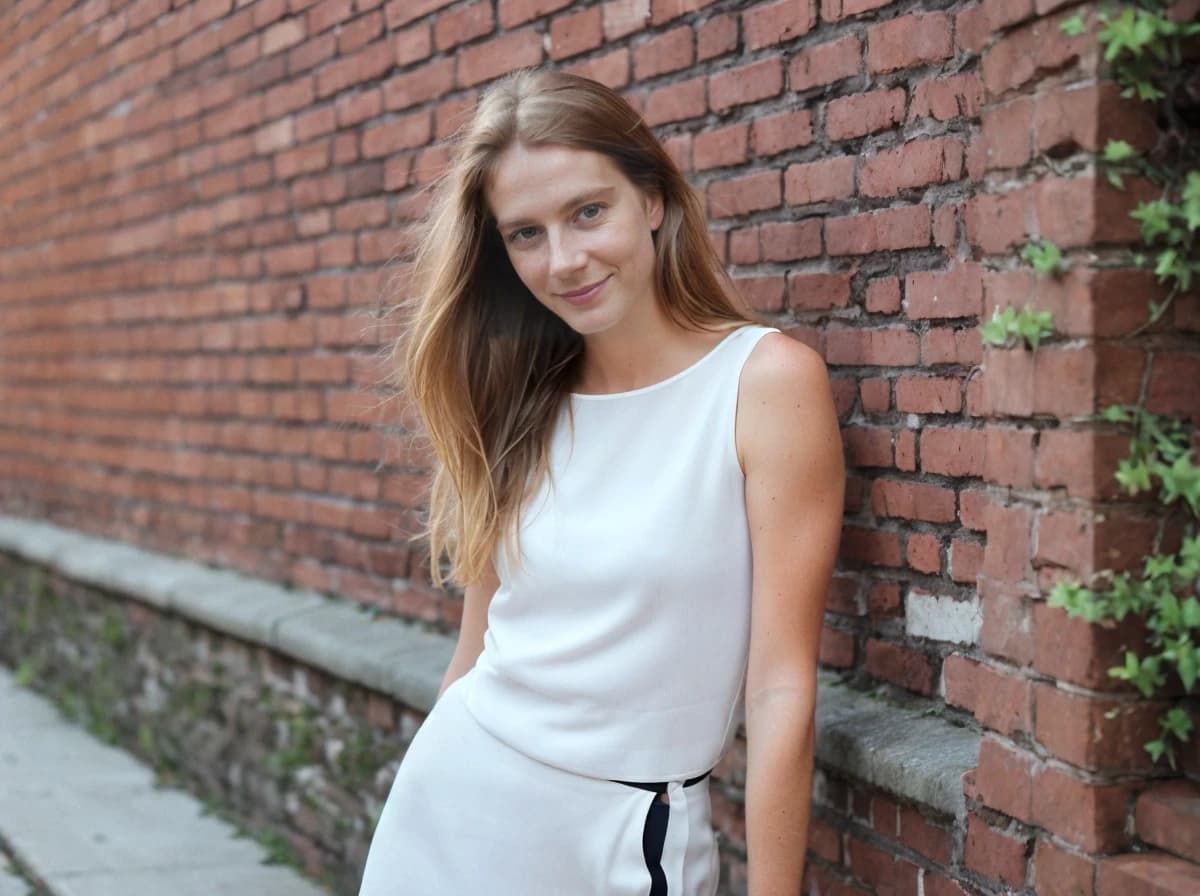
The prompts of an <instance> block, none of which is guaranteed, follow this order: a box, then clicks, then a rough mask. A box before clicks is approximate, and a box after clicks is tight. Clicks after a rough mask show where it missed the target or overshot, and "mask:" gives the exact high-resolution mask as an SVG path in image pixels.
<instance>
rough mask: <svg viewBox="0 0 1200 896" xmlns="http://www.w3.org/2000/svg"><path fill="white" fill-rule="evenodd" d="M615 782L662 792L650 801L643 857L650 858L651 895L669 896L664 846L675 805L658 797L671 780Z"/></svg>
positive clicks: (692, 780) (693, 781)
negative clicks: (663, 855) (664, 868)
mask: <svg viewBox="0 0 1200 896" xmlns="http://www.w3.org/2000/svg"><path fill="white" fill-rule="evenodd" d="M711 773H712V769H709V770H708V771H706V772H705V773H704V774H702V775H698V776H696V777H695V778H689V779H688V780H687V781H684V782H683V786H684V787H691V786H692V785H693V784H699V783H700V782H701V781H703V780H704V779H705V778H707V777H708V776H709V775H710V774H711ZM610 780H611V779H610ZM614 783H616V784H625V785H628V786H629V787H637V788H638V789H640V790H649V791H651V792H652V793H655V794H657V795H658V796H655V798H654V799H653V800H651V801H650V809H649V810H648V811H647V812H646V823H645V825H644V826H643V827H642V857H643V858H644V859H645V860H646V870H647V871H649V872H650V893H649V896H667V875H666V872H664V871H663V867H662V854H663V847H664V846H665V845H666V842H667V820H668V819H669V818H670V816H671V807H670V805H669V804H667V803H664V802H663V801H662V800H660V799H659V798H658V797H659V796H661V795H662V794H664V793H666V792H667V785H668V783H669V782H667V781H614Z"/></svg>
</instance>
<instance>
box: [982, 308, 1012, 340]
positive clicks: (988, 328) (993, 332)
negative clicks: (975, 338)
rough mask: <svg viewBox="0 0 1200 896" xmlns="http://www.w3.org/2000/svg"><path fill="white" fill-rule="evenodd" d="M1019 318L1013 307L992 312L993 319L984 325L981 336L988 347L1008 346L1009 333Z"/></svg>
mask: <svg viewBox="0 0 1200 896" xmlns="http://www.w3.org/2000/svg"><path fill="white" fill-rule="evenodd" d="M1016 318H1017V312H1016V310H1015V309H1013V308H1012V306H1009V307H1008V308H1005V309H1004V310H1003V311H1001V310H1000V309H999V308H996V309H994V310H993V311H992V319H991V320H989V321H988V322H987V323H986V324H984V325H983V328H982V330H981V331H980V335H981V337H982V338H983V341H984V343H985V344H987V345H1007V344H1008V335H1009V331H1010V329H1011V327H1012V325H1013V323H1014V321H1015V320H1016Z"/></svg>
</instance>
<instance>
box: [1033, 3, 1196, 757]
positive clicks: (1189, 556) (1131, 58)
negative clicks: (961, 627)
mask: <svg viewBox="0 0 1200 896" xmlns="http://www.w3.org/2000/svg"><path fill="white" fill-rule="evenodd" d="M1168 6H1169V4H1167V3H1165V2H1162V0H1136V2H1134V3H1131V4H1127V5H1124V6H1121V7H1109V8H1107V9H1104V10H1101V11H1100V12H1099V13H1098V14H1097V19H1098V22H1099V25H1100V28H1099V31H1098V33H1097V35H1096V39H1097V40H1098V41H1099V43H1100V45H1101V46H1102V47H1103V48H1104V59H1105V61H1106V62H1107V63H1109V65H1110V66H1111V69H1112V73H1113V76H1114V77H1115V79H1116V81H1117V83H1118V84H1119V85H1120V87H1121V94H1122V96H1125V97H1137V98H1138V99H1139V100H1142V101H1144V102H1149V103H1154V104H1155V105H1156V110H1155V111H1156V113H1157V119H1158V121H1159V122H1160V123H1163V129H1164V130H1165V131H1166V135H1165V136H1166V139H1164V140H1162V141H1160V145H1159V146H1158V147H1156V148H1155V149H1154V150H1153V151H1152V152H1150V153H1147V154H1142V153H1139V152H1138V151H1137V150H1136V149H1135V148H1134V147H1133V146H1132V145H1131V144H1130V143H1129V142H1127V141H1125V140H1110V141H1109V142H1108V144H1107V145H1106V146H1105V147H1104V150H1103V152H1102V153H1101V154H1100V157H1099V162H1100V164H1101V165H1102V166H1103V168H1104V170H1105V175H1106V177H1107V179H1108V182H1109V183H1111V184H1112V185H1113V186H1114V187H1115V188H1117V189H1121V190H1123V189H1125V186H1126V180H1125V179H1126V178H1127V177H1129V176H1134V175H1136V176H1138V177H1140V178H1142V179H1144V180H1145V181H1147V182H1149V183H1150V184H1152V185H1154V186H1155V187H1156V188H1157V190H1158V195H1157V196H1156V197H1155V198H1153V199H1147V200H1143V201H1141V202H1139V203H1138V205H1137V206H1136V208H1135V209H1134V210H1133V211H1132V212H1131V213H1130V214H1131V216H1132V217H1133V218H1134V220H1136V221H1137V222H1138V224H1139V225H1140V229H1141V238H1142V243H1143V245H1144V247H1145V248H1144V250H1143V251H1141V252H1139V253H1137V254H1136V255H1135V258H1134V260H1135V262H1136V263H1137V264H1138V266H1140V267H1144V268H1148V269H1150V270H1153V271H1154V274H1155V276H1156V277H1157V279H1158V281H1159V282H1160V283H1162V284H1163V285H1164V286H1166V287H1167V296H1166V298H1165V300H1164V301H1162V302H1158V303H1155V302H1151V303H1150V308H1149V311H1150V314H1149V317H1148V319H1147V321H1146V322H1145V323H1144V324H1142V325H1141V326H1140V327H1138V329H1137V330H1135V331H1134V333H1135V334H1136V333H1137V332H1140V331H1141V330H1144V329H1145V328H1146V327H1148V326H1150V325H1152V324H1153V323H1154V322H1156V321H1158V320H1159V319H1160V318H1161V317H1162V316H1163V314H1164V313H1165V312H1166V310H1167V309H1168V308H1170V307H1171V304H1172V303H1173V302H1174V300H1175V299H1176V298H1177V297H1178V296H1179V295H1181V294H1183V293H1186V292H1187V291H1188V290H1189V289H1190V288H1191V286H1192V284H1193V283H1194V282H1195V276H1196V274H1197V273H1198V272H1200V258H1198V257H1197V250H1198V248H1200V247H1198V246H1197V240H1196V231H1197V229H1198V228H1200V149H1198V148H1197V146H1196V141H1194V140H1190V139H1188V134H1187V128H1186V126H1185V124H1184V123H1183V121H1182V120H1181V116H1180V113H1179V110H1178V103H1179V100H1180V99H1181V98H1182V97H1184V96H1185V91H1186V89H1187V88H1186V81H1187V78H1188V77H1189V75H1190V71H1191V70H1190V67H1188V66H1187V65H1185V64H1184V61H1183V41H1184V40H1186V39H1188V38H1191V37H1193V36H1195V35H1197V34H1200V23H1188V24H1180V23H1177V22H1173V21H1171V20H1170V19H1169V18H1168V17H1167V15H1166V13H1167V10H1168ZM1061 27H1062V30H1063V31H1064V32H1065V33H1066V34H1068V35H1071V36H1078V35H1080V34H1083V33H1085V32H1086V31H1087V25H1086V23H1085V21H1084V18H1083V16H1082V15H1081V14H1077V15H1074V16H1072V17H1070V18H1069V19H1067V20H1066V21H1065V22H1063V24H1062V26H1061ZM1131 335H1133V334H1131ZM1101 419H1102V420H1104V421H1106V422H1108V423H1114V424H1118V425H1121V426H1125V427H1128V428H1129V430H1130V433H1131V438H1130V449H1129V456H1128V457H1126V458H1124V459H1123V460H1122V461H1121V462H1120V464H1119V465H1118V468H1117V473H1116V480H1117V483H1118V484H1119V485H1120V487H1121V489H1122V490H1123V491H1124V492H1125V493H1126V494H1128V495H1139V494H1142V493H1149V494H1153V495H1154V497H1155V499H1156V501H1157V503H1158V505H1159V507H1160V508H1161V509H1162V511H1163V512H1164V514H1165V513H1170V512H1178V513H1180V514H1182V516H1183V517H1184V531H1183V536H1182V538H1181V541H1180V545H1179V548H1178V549H1177V550H1175V551H1173V552H1164V553H1157V554H1152V555H1150V556H1148V557H1146V558H1145V560H1144V562H1143V565H1142V568H1141V570H1140V571H1138V572H1133V573H1130V572H1122V573H1114V572H1112V571H1111V570H1109V571H1105V572H1101V573H1099V574H1098V575H1097V576H1096V580H1095V582H1094V583H1093V587H1085V586H1084V585H1083V584H1081V583H1079V582H1063V583H1060V584H1059V585H1057V586H1055V588H1054V589H1053V590H1052V591H1051V593H1050V605H1051V606H1057V607H1062V608H1064V609H1065V610H1066V611H1067V612H1068V613H1069V614H1071V615H1072V616H1077V617H1082V618H1084V619H1086V620H1087V621H1089V622H1093V623H1103V622H1106V621H1109V620H1115V621H1120V620H1122V619H1125V618H1126V617H1128V616H1134V617H1137V618H1140V619H1142V621H1143V622H1144V623H1145V626H1146V633H1147V634H1146V642H1145V644H1144V645H1143V648H1142V649H1141V650H1140V651H1134V650H1127V651H1125V655H1124V662H1123V663H1122V664H1121V665H1119V666H1115V667H1113V668H1112V669H1109V671H1108V674H1109V675H1110V676H1112V677H1113V678H1117V679H1120V680H1122V681H1126V682H1128V683H1130V684H1132V685H1133V686H1134V687H1136V688H1137V689H1138V690H1139V691H1140V692H1141V693H1142V695H1143V696H1145V697H1147V698H1150V697H1152V696H1154V695H1155V694H1156V693H1158V692H1159V691H1160V689H1162V688H1163V687H1164V686H1167V685H1168V684H1169V683H1171V682H1172V680H1173V679H1175V680H1177V681H1178V683H1179V684H1180V685H1182V687H1183V690H1184V693H1185V694H1187V695H1190V694H1191V693H1193V691H1194V690H1195V686H1196V681H1197V678H1198V677H1200V535H1198V534H1197V522H1198V521H1200V467H1198V466H1197V463H1196V457H1195V455H1194V452H1193V450H1192V448H1191V439H1190V433H1189V431H1188V429H1187V427H1186V426H1185V424H1184V422H1183V421H1182V420H1178V419H1174V418H1169V417H1159V416H1156V415H1154V414H1152V413H1150V412H1149V411H1147V410H1146V409H1145V408H1144V407H1143V406H1142V405H1141V404H1137V405H1132V406H1114V407H1110V408H1109V409H1108V410H1107V411H1105V413H1104V414H1103V415H1102V417H1101ZM1158 725H1159V736H1158V737H1157V738H1155V739H1154V740H1152V741H1150V742H1149V743H1147V744H1146V745H1145V748H1146V751H1147V752H1148V753H1149V754H1150V756H1151V757H1152V758H1153V759H1154V761H1156V762H1157V761H1158V760H1159V759H1161V758H1162V757H1164V756H1165V757H1166V758H1167V760H1168V762H1169V763H1170V764H1171V767H1172V768H1174V767H1175V748H1176V747H1177V746H1178V745H1180V744H1182V743H1186V742H1188V741H1189V740H1190V739H1191V737H1192V735H1193V732H1194V730H1195V723H1194V721H1193V719H1192V716H1191V714H1190V713H1189V712H1188V711H1187V710H1186V709H1185V708H1184V707H1183V706H1179V705H1176V706H1172V707H1171V708H1170V709H1168V710H1167V711H1166V712H1165V713H1164V714H1163V715H1162V716H1160V717H1159V720H1158Z"/></svg>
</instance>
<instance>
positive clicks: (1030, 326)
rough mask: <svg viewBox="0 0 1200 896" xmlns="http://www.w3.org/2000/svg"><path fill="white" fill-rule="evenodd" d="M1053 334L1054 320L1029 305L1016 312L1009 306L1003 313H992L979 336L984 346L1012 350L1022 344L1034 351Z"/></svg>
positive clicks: (995, 311) (1048, 313)
mask: <svg viewBox="0 0 1200 896" xmlns="http://www.w3.org/2000/svg"><path fill="white" fill-rule="evenodd" d="M1053 333H1054V318H1053V317H1051V315H1050V312H1049V311H1038V310H1037V309H1036V308H1034V307H1033V306H1031V305H1026V306H1025V307H1024V308H1022V309H1021V310H1020V311H1017V310H1016V309H1015V308H1013V307H1012V306H1011V305H1010V306H1009V307H1008V308H1005V309H1004V310H1003V311H1001V310H1000V309H999V308H997V309H995V310H994V311H993V312H992V319H991V320H989V321H988V322H987V323H986V324H984V325H983V330H982V333H981V336H982V338H983V342H984V344H985V345H994V346H997V347H999V348H1012V347H1013V346H1014V345H1019V344H1020V343H1021V342H1024V343H1025V344H1026V345H1028V346H1029V347H1030V348H1031V349H1036V348H1037V347H1038V346H1039V345H1041V343H1042V340H1043V339H1045V338H1046V337H1047V336H1051V335H1053Z"/></svg>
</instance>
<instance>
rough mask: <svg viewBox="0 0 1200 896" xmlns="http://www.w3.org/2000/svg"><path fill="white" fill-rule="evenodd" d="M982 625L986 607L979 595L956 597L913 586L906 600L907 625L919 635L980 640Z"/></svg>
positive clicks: (905, 622) (906, 629) (948, 639)
mask: <svg viewBox="0 0 1200 896" xmlns="http://www.w3.org/2000/svg"><path fill="white" fill-rule="evenodd" d="M982 625H983V610H982V608H981V607H980V606H979V597H978V596H974V597H972V598H971V599H970V600H955V599H954V598H952V597H946V596H944V595H940V594H930V593H929V592H928V591H922V590H921V589H919V588H913V589H910V590H909V592H908V597H907V598H905V601H904V629H905V631H906V632H908V634H910V635H913V636H915V637H918V638H932V639H933V640H935V641H954V642H956V643H958V644H978V643H979V629H980V627H981V626H982Z"/></svg>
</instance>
